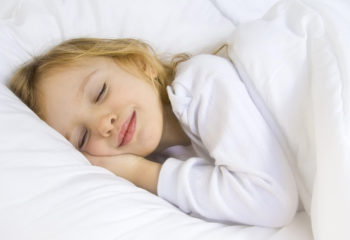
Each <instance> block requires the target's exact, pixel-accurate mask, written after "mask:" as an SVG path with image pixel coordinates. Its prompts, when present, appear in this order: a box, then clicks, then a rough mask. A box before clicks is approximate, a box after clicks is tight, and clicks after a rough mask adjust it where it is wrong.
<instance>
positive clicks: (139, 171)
mask: <svg viewBox="0 0 350 240" xmlns="http://www.w3.org/2000/svg"><path fill="white" fill-rule="evenodd" d="M85 157H86V158H87V159H88V160H89V161H90V163H91V164H93V165H96V166H100V167H103V168H106V169H108V170H109V171H111V172H113V173H114V174H116V175H117V176H120V177H122V178H125V179H126V180H128V181H130V182H132V183H134V184H135V185H136V186H138V187H141V188H144V189H146V190H147V191H149V192H152V193H153V194H157V185H158V184H157V183H158V177H159V172H160V169H161V164H160V163H157V162H152V161H150V160H147V159H145V158H143V157H139V156H136V155H132V154H123V155H118V156H108V157H99V156H91V155H88V154H85Z"/></svg>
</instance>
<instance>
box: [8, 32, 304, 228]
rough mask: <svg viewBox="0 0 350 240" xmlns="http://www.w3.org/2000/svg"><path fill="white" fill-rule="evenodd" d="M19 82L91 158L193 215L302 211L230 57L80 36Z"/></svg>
mask: <svg viewBox="0 0 350 240" xmlns="http://www.w3.org/2000/svg"><path fill="white" fill-rule="evenodd" d="M10 88H11V89H12V91H13V92H14V93H15V94H16V95H17V96H18V97H19V98H20V99H21V100H22V101H23V102H24V103H25V104H27V105H28V106H29V107H30V108H31V109H32V110H33V111H34V112H35V113H37V115H38V116H39V117H40V118H41V119H43V120H44V121H45V122H47V123H48V124H49V125H50V126H51V127H53V128H54V129H56V130H57V131H58V132H59V133H61V134H62V135H63V136H64V137H65V138H66V139H67V140H68V141H69V142H70V143H71V144H72V145H73V146H74V147H75V148H76V149H78V150H79V151H81V152H82V153H83V154H84V155H85V156H86V158H87V159H88V160H89V161H90V162H91V164H93V165H97V166H100V167H104V168H106V169H108V170H109V171H111V172H113V173H114V174H116V175H118V176H120V177H122V178H125V179H127V180H128V181H130V182H132V183H134V184H135V185H136V186H138V187H141V188H144V189H146V190H148V191H150V192H152V193H154V194H157V195H158V196H160V197H162V198H164V199H166V200H167V201H169V202H170V203H172V204H174V205H176V206H177V207H178V208H180V209H181V210H182V211H184V212H186V213H188V214H191V215H192V216H195V217H199V218H202V219H205V220H208V221H214V222H221V223H227V224H248V225H258V226H266V227H281V226H283V225H285V224H288V223H289V222H290V221H291V220H292V219H293V217H294V214H295V212H296V209H297V205H298V195H297V189H296V184H295V182H294V179H293V175H292V172H291V169H290V168H289V166H288V163H287V159H286V155H285V153H284V151H283V150H282V148H281V146H280V144H279V142H278V141H277V139H276V138H275V136H274V135H273V133H272V131H271V130H270V129H269V126H268V124H267V123H266V122H265V121H264V118H263V117H262V115H261V114H260V113H259V110H258V109H257V107H256V106H255V105H254V103H253V102H252V100H251V98H250V96H249V94H248V92H247V91H246V89H245V86H244V84H243V83H242V82H241V81H240V78H239V75H238V73H237V71H236V69H235V68H234V65H233V64H232V63H231V62H229V61H227V60H226V59H224V58H221V57H218V56H215V55H198V56H194V57H191V58H190V57H189V56H187V55H179V56H177V57H174V60H173V61H172V62H171V63H168V62H166V61H161V60H160V58H159V57H158V56H157V55H156V54H155V52H154V51H153V50H152V48H151V47H150V46H148V45H147V44H146V43H144V42H141V41H139V40H135V39H94V38H80V39H72V40H68V41H65V42H63V43H61V44H59V45H58V46H56V47H54V48H53V49H51V50H50V51H49V52H47V53H46V54H44V55H42V56H38V57H35V58H34V59H33V60H31V61H30V62H29V63H26V64H25V65H24V66H23V67H21V68H20V69H19V70H18V71H17V72H16V73H15V74H14V76H13V78H12V80H11V84H10Z"/></svg>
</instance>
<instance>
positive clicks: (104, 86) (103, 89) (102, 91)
mask: <svg viewBox="0 0 350 240" xmlns="http://www.w3.org/2000/svg"><path fill="white" fill-rule="evenodd" d="M106 88H107V84H106V83H104V84H103V86H102V88H101V90H100V92H99V94H98V96H97V98H96V100H95V102H98V101H99V100H100V98H101V97H102V96H103V94H104V93H105V91H106Z"/></svg>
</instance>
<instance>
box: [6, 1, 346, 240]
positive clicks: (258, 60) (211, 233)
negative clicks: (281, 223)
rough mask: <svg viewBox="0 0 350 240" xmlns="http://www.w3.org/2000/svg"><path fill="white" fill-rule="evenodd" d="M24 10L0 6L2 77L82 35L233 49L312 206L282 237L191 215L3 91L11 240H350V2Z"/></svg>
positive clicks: (116, 4) (81, 4) (34, 5)
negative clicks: (98, 162)
mask: <svg viewBox="0 0 350 240" xmlns="http://www.w3.org/2000/svg"><path fill="white" fill-rule="evenodd" d="M17 2H18V3H20V4H19V5H16V4H13V5H11V4H8V5H5V8H2V9H1V10H0V15H1V17H2V19H1V22H0V53H1V54H0V77H1V79H0V82H6V81H7V80H8V77H9V76H10V74H11V71H13V69H14V68H15V67H17V66H18V65H19V64H21V63H23V62H24V61H25V60H27V59H28V58H29V57H30V56H31V55H33V54H36V53H40V52H41V51H43V50H44V49H45V48H47V47H48V46H52V45H53V44H55V43H57V42H58V41H61V40H63V39H67V38H70V37H78V36H100V37H139V38H143V39H146V40H148V41H149V42H151V44H153V45H154V46H155V48H156V50H157V51H160V52H168V53H176V52H181V51H189V52H192V53H197V52H210V51H211V50H213V49H215V48H216V47H217V46H219V45H220V44H221V43H222V42H224V41H228V42H229V44H230V48H229V56H230V58H231V59H232V60H233V62H234V64H235V65H236V67H237V68H238V70H239V73H240V75H241V77H242V80H243V81H244V82H245V83H246V85H247V88H248V90H249V93H250V94H251V96H252V98H253V100H254V102H255V103H256V104H257V105H258V107H259V109H260V110H261V112H262V114H263V116H264V117H265V118H266V120H267V121H268V122H269V124H270V125H271V128H272V129H273V130H274V131H275V133H276V134H277V136H278V137H279V139H280V141H281V142H283V143H284V146H285V150H286V151H287V152H288V154H289V156H290V159H289V160H290V165H291V167H292V168H293V170H294V173H295V177H296V179H297V181H298V186H299V191H300V195H301V200H302V201H301V202H302V203H303V205H304V207H305V212H304V211H301V212H299V213H297V215H296V217H295V219H294V220H293V222H292V223H291V224H290V225H288V226H286V227H284V228H281V229H268V228H259V227H249V226H228V225H223V224H216V223H210V222H205V221H203V220H200V219H196V218H193V217H190V216H187V215H186V214H184V213H182V212H181V211H179V210H178V209H177V208H175V207H174V206H172V205H170V204H169V203H167V202H166V201H164V200H162V199H160V198H158V197H156V196H154V195H152V194H150V193H148V192H146V191H144V190H142V189H138V188H136V187H135V186H133V185H132V184H130V183H128V182H126V181H124V180H122V179H120V178H118V177H116V176H115V175H113V174H112V173H110V172H108V171H107V170H105V169H102V168H99V167H95V166H91V165H90V164H89V163H88V161H87V160H86V159H85V158H84V157H83V156H82V155H81V154H80V153H78V152H77V151H75V149H74V148H72V146H71V145H70V144H69V143H68V142H67V141H66V140H65V139H64V138H63V137H62V136H60V135H59V134H58V133H57V132H55V131H54V130H52V129H51V128H49V127H48V126H47V125H46V124H45V123H43V122H42V121H40V120H39V119H38V118H37V117H35V115H34V114H33V113H32V112H31V111H30V110H29V109H27V108H26V107H25V106H24V105H23V104H21V103H20V102H19V101H18V99H16V98H15V97H14V96H13V94H12V93H11V92H10V91H9V90H8V89H7V88H6V87H5V85H3V84H2V83H0V189H1V193H0V239H6V240H19V239H33V240H40V239H45V240H46V239H60V240H61V239H62V240H63V239H64V240H66V239H74V240H75V239H84V240H85V239H92V240H95V239H189V240H192V239H201V240H203V239H220V240H221V239H234V240H244V239H254V240H257V239H261V240H265V239H272V240H289V239H290V240H294V239H298V240H311V239H313V236H312V234H311V231H313V234H314V237H315V239H327V240H328V239H336V240H342V239H347V236H348V235H349V231H348V230H347V228H346V227H347V226H346V218H345V217H346V216H348V215H349V213H350V211H349V207H348V204H347V203H348V202H350V197H349V191H350V190H349V183H350V179H349V176H348V175H349V174H347V173H349V172H350V166H349V150H350V148H349V101H350V100H349V97H350V96H349V90H350V89H349V88H350V87H349V83H348V80H349V75H350V74H349V71H350V64H349V63H350V47H349V46H348V42H350V35H349V31H348V28H349V27H348V26H350V16H349V15H350V14H348V13H349V12H350V6H349V2H348V1H346V0H343V1H341V0H335V1H326V0H325V1H320V0H314V1H312V0H305V1H292V0H289V1H277V0H265V1H260V0H257V1H253V0H251V1H244V0H236V1H231V0H212V1H203V0H177V1H172V0H168V1H164V0H149V1H147V2H146V1H142V0H130V1H123V0H105V1H103V3H102V1H97V0H84V1H83V0H72V1H63V0H51V1H44V0H37V1H34V0H19V1H17ZM276 2H278V3H277V4H276V5H275V3H276ZM9 3H10V2H9ZM12 3H14V2H12ZM6 6H8V7H6ZM19 6H21V7H19ZM136 6H137V7H136ZM7 10H9V11H7ZM102 16H103V17H102ZM169 16H170V17H169ZM230 21H231V22H230ZM236 27H237V28H236ZM169 46H170V47H169ZM310 221H311V224H312V229H311V225H310Z"/></svg>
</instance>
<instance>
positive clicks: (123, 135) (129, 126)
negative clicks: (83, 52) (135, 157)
mask: <svg viewBox="0 0 350 240" xmlns="http://www.w3.org/2000/svg"><path fill="white" fill-rule="evenodd" d="M135 129H136V112H135V111H133V113H132V114H131V116H130V117H129V118H128V119H127V120H126V121H125V122H124V123H123V125H122V127H121V129H120V132H119V135H118V147H121V146H124V145H126V144H128V143H129V142H130V141H131V140H132V138H133V136H134V133H135Z"/></svg>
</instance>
